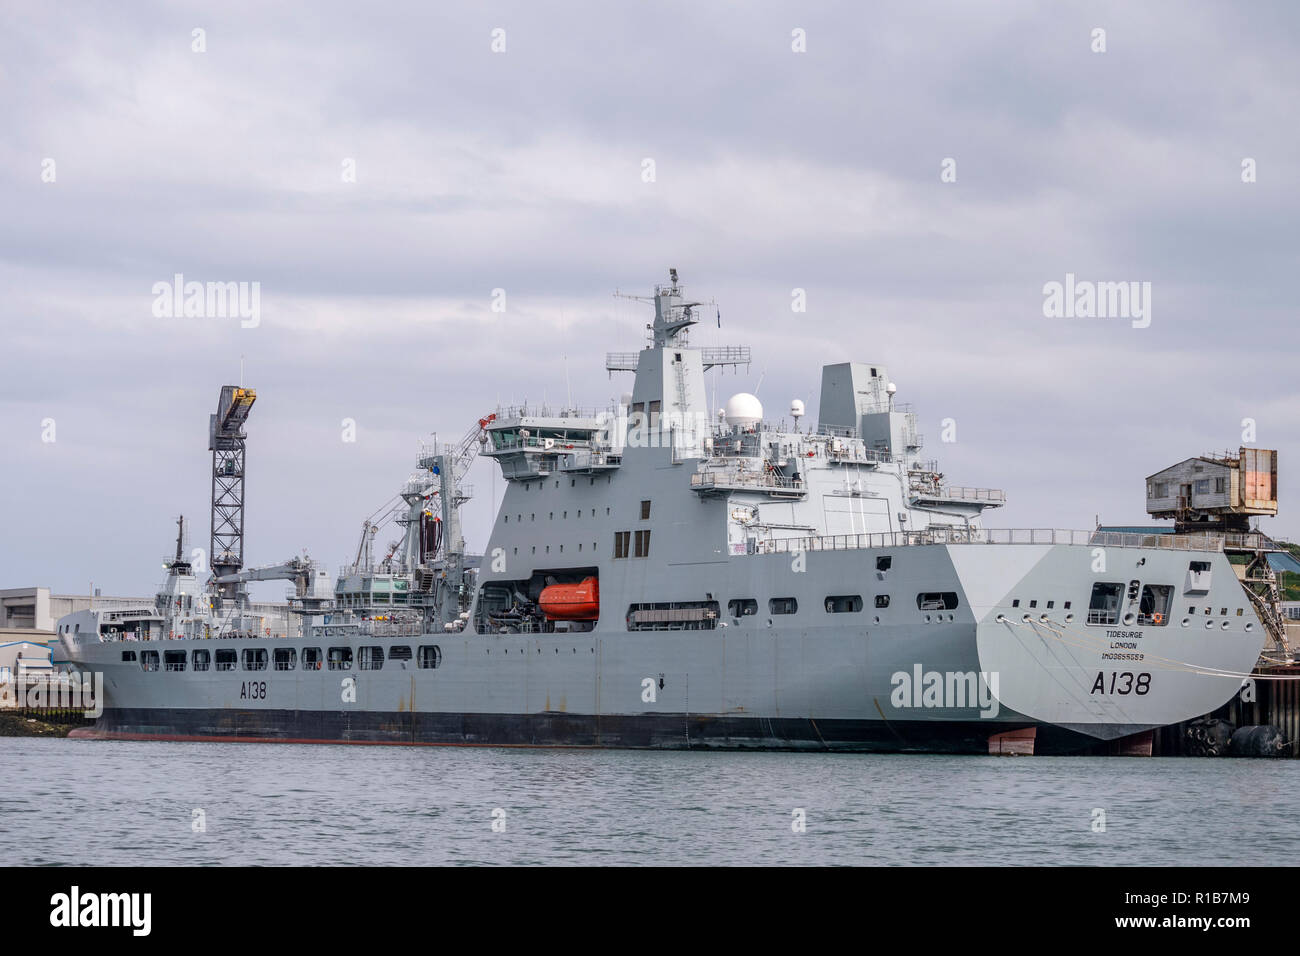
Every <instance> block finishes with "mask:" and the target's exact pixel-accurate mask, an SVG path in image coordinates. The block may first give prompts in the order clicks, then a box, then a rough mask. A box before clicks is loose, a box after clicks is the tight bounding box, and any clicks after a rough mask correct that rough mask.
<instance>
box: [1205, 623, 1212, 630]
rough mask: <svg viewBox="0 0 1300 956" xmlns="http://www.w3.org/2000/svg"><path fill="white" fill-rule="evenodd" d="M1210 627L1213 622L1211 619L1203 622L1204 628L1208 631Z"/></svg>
mask: <svg viewBox="0 0 1300 956" xmlns="http://www.w3.org/2000/svg"><path fill="white" fill-rule="evenodd" d="M1212 627H1214V622H1213V621H1206V622H1205V629H1206V630H1207V631H1208V630H1209V629H1210V628H1212Z"/></svg>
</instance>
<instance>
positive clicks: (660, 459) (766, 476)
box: [60, 273, 1265, 752]
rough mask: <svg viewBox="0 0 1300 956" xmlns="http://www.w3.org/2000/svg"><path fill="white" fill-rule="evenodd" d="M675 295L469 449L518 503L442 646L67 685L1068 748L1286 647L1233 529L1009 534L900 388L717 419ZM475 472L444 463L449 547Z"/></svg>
mask: <svg viewBox="0 0 1300 956" xmlns="http://www.w3.org/2000/svg"><path fill="white" fill-rule="evenodd" d="M648 298H649V301H650V302H651V303H652V304H653V307H654V321H653V323H652V324H651V325H650V326H649V327H648V331H649V333H650V337H649V341H648V343H647V345H646V347H645V348H643V349H641V350H640V351H639V352H636V353H613V354H611V355H609V356H608V359H607V363H606V364H607V368H608V369H610V370H611V371H631V372H633V373H634V379H633V385H632V390H631V392H630V393H629V394H628V395H627V396H625V397H624V399H622V400H620V401H619V402H617V403H615V404H613V405H612V406H611V407H609V408H601V409H577V408H567V407H566V408H547V407H529V406H520V407H513V408H501V409H498V410H497V412H496V413H495V414H494V415H492V416H487V417H485V418H484V419H483V420H481V421H480V422H479V427H478V429H477V430H473V431H472V434H471V436H467V440H469V442H470V443H469V445H468V446H467V447H468V448H474V447H477V448H478V451H479V453H480V454H482V455H485V456H488V457H491V458H494V459H495V460H496V461H497V462H498V463H499V466H500V468H501V471H502V475H503V476H504V477H505V479H506V480H507V488H506V491H505V495H504V498H503V501H502V504H501V507H500V509H499V511H498V514H497V516H496V519H495V522H494V524H493V527H492V531H491V534H490V537H489V540H488V542H487V546H486V548H485V549H484V554H483V557H482V562H481V565H480V566H479V568H478V573H477V582H476V583H477V586H476V587H475V586H474V585H473V584H469V583H467V582H468V580H469V579H467V578H466V577H465V575H464V571H465V567H464V562H463V561H461V559H460V558H454V559H449V562H448V563H445V564H443V565H442V567H443V569H444V570H445V571H446V575H447V576H446V579H445V580H446V581H447V582H448V583H447V584H446V585H444V586H443V588H442V591H441V593H442V594H443V597H442V598H439V599H437V601H433V600H432V599H431V600H430V601H429V602H428V606H434V607H436V608H437V613H436V614H435V615H432V616H431V617H430V616H426V620H425V621H424V623H423V624H422V626H421V627H420V628H418V633H417V632H416V631H415V630H410V629H404V630H402V631H401V632H397V633H383V632H382V631H381V630H380V629H375V628H373V627H372V628H369V629H365V628H357V627H352V626H348V627H344V626H341V625H339V624H337V623H336V621H337V620H339V619H337V618H333V617H331V619H330V620H329V621H327V622H323V623H321V624H320V625H319V626H315V627H313V628H311V629H310V630H308V632H307V633H306V634H305V635H304V636H303V637H301V638H298V639H285V640H279V641H275V640H271V641H268V640H263V639H252V638H250V639H245V640H232V641H225V642H223V641H211V640H209V641H192V640H189V641H186V640H175V641H173V640H165V641H162V642H159V643H158V644H157V645H156V646H154V647H148V648H143V647H142V648H132V649H131V653H132V654H133V655H134V653H135V651H136V650H139V652H140V653H141V654H150V653H152V654H153V655H154V656H155V658H156V656H157V654H158V653H163V654H172V655H174V656H177V659H178V660H183V661H184V662H188V663H189V665H190V667H189V669H188V670H185V669H183V668H182V670H181V671H179V672H173V673H171V674H170V675H168V674H154V673H152V672H150V671H149V669H148V668H146V667H144V666H143V663H142V661H141V660H140V659H138V658H137V657H136V656H132V657H130V658H129V659H128V658H127V657H126V653H127V651H126V650H124V648H123V645H121V644H120V643H117V642H113V641H111V640H106V639H104V637H103V635H97V636H92V637H89V638H87V637H86V636H85V635H81V636H78V635H76V634H69V633H68V632H67V631H66V630H65V629H64V628H62V627H61V628H60V631H61V635H60V636H61V639H62V641H63V645H64V651H65V654H64V657H65V658H66V660H67V661H69V662H72V663H73V664H75V666H78V667H81V668H88V669H97V668H98V669H104V670H106V671H110V672H111V674H113V675H116V679H115V680H110V681H109V683H108V690H107V692H106V693H107V694H108V697H109V700H108V701H107V702H106V708H105V714H104V717H103V718H101V721H100V722H99V724H98V725H97V727H96V728H95V730H94V731H93V733H98V734H102V735H118V736H120V735H128V736H129V735H138V736H145V737H160V736H161V737H197V738H202V739H208V738H217V739H226V738H238V739H265V740H313V741H348V742H389V743H430V744H466V743H471V744H527V745H537V746H552V745H554V746H630V747H710V746H711V747H732V748H739V747H760V748H798V749H814V750H942V751H961V752H988V751H989V750H996V749H1001V748H1002V747H1003V744H1004V742H1005V741H1007V740H1009V739H1014V740H1015V741H1016V748H1018V749H1021V750H1023V749H1025V748H1026V747H1027V748H1029V749H1030V750H1037V751H1038V752H1046V751H1051V750H1066V749H1073V748H1078V747H1082V746H1086V745H1088V744H1089V743H1090V742H1094V741H1097V740H1110V739H1115V738H1119V737H1126V736H1129V735H1137V734H1142V733H1144V732H1146V731H1149V730H1151V729H1152V728H1155V727H1160V726H1164V725H1167V724H1171V723H1175V722H1178V721H1182V720H1186V719H1189V718H1192V717H1196V716H1200V715H1202V714H1205V713H1208V712H1210V711H1212V710H1214V709H1215V708H1216V707H1218V706H1219V705H1220V704H1222V703H1223V702H1224V701H1226V700H1227V699H1228V698H1229V697H1230V696H1231V695H1232V694H1233V693H1234V692H1235V691H1236V690H1237V689H1238V688H1239V687H1240V685H1241V682H1242V678H1243V677H1244V676H1245V675H1247V674H1248V673H1249V672H1250V670H1251V668H1252V666H1253V665H1254V663H1255V660H1256V658H1257V656H1258V654H1259V650H1260V647H1261V644H1262V643H1263V640H1264V637H1265V634H1264V628H1263V627H1262V626H1261V624H1260V622H1259V619H1258V618H1257V617H1256V614H1255V610H1254V609H1253V607H1252V603H1251V601H1250V600H1249V598H1248V597H1247V595H1246V594H1245V593H1244V591H1243V589H1242V587H1241V586H1240V584H1239V583H1238V580H1237V577H1236V575H1235V574H1234V572H1233V569H1232V566H1231V565H1230V563H1229V561H1228V559H1227V557H1226V556H1225V554H1224V551H1223V547H1224V540H1225V539H1224V537H1223V535H1214V534H1199V535H1168V536H1152V535H1137V534H1134V535H1125V534H1104V533H1099V532H1092V531H1077V532H1071V531H1059V530H1046V531H1039V530H1026V531H1021V530H1013V531H1007V530H999V529H988V528H986V527H985V526H984V524H983V517H984V515H985V512H987V511H988V510H989V509H993V508H997V507H998V506H1000V505H1001V504H1003V503H1004V501H1005V496H1004V494H1003V492H1001V491H1000V490H996V489H988V488H969V487H962V486H958V485H954V484H951V483H949V482H948V481H947V479H946V477H945V476H944V475H943V473H942V472H941V471H940V470H939V466H938V464H937V463H935V462H932V461H929V460H927V459H925V458H924V456H923V442H922V438H921V436H920V434H919V433H918V430H917V419H916V416H915V414H914V412H913V411H912V410H911V409H910V408H909V407H907V406H905V405H901V404H899V403H897V402H896V400H895V398H896V392H897V389H896V388H895V387H894V385H893V383H892V380H891V378H890V376H889V374H888V372H887V370H886V368H885V367H884V366H883V365H881V364H872V363H856V362H849V363H843V362H841V363H837V364H833V365H828V366H826V367H825V368H824V369H823V373H822V384H821V394H820V407H819V411H818V418H817V422H816V424H815V425H812V424H808V425H805V423H804V418H805V417H806V416H805V415H804V408H803V405H802V403H801V402H794V403H792V404H791V406H790V408H789V417H790V419H791V424H788V425H784V424H773V423H770V422H767V421H765V420H764V415H763V410H762V406H761V403H760V402H759V401H758V399H757V398H755V397H754V396H753V395H749V394H745V393H742V394H738V395H734V396H732V397H731V398H729V399H728V400H727V401H726V403H725V406H724V408H723V409H721V410H720V412H721V414H719V413H718V410H713V411H711V410H710V408H709V405H708V403H707V401H706V388H705V372H706V370H707V369H708V368H710V367H713V366H718V365H725V364H736V363H747V362H748V360H749V355H748V350H746V349H743V348H740V347H730V348H725V349H701V348H697V347H694V346H693V345H692V344H691V342H690V330H691V328H692V327H693V326H694V325H695V324H696V323H697V322H698V321H699V317H700V312H701V309H702V303H699V302H696V301H692V300H690V299H688V298H687V297H686V296H685V294H684V292H683V290H682V289H681V287H680V285H679V283H678V281H677V277H676V275H675V273H674V274H673V275H672V277H671V281H670V283H669V284H668V285H666V286H661V287H658V288H656V289H655V291H654V293H653V295H652V296H650V297H648ZM456 454H457V452H456V451H455V449H448V450H446V451H444V452H443V455H442V456H441V459H440V461H439V462H437V463H435V464H436V467H437V469H438V470H437V473H436V477H438V478H439V479H440V481H439V482H438V485H439V496H440V503H441V509H442V510H441V512H440V517H441V518H442V522H441V523H442V525H443V528H442V529H441V535H442V538H443V540H444V541H445V540H448V536H452V540H459V531H458V530H457V529H455V528H454V527H453V526H452V525H451V524H450V523H449V522H450V521H451V520H454V516H455V511H456V508H455V503H456V502H457V500H459V498H460V497H461V496H459V495H458V493H457V491H456V490H455V487H454V485H455V480H456V479H457V477H458V476H459V474H460V472H459V471H458V469H457V467H456V466H455V460H456ZM431 461H432V459H431ZM434 476H435V475H434V472H433V470H432V468H429V469H426V470H425V472H424V473H422V474H420V475H417V476H416V477H417V479H418V480H417V482H416V484H415V485H412V486H411V487H410V494H409V495H406V496H403V507H404V508H405V509H406V510H405V511H404V514H405V515H406V517H407V519H408V520H407V521H406V534H405V535H404V537H403V541H402V543H401V544H400V546H399V547H398V548H397V549H395V550H394V551H393V552H392V557H391V558H390V559H389V560H390V563H391V562H393V561H395V562H396V563H395V564H391V567H392V568H394V569H399V570H401V571H402V573H407V572H408V571H409V572H411V573H413V574H418V573H419V571H420V569H421V568H431V569H437V568H438V566H439V565H438V564H437V563H436V560H430V557H429V555H430V551H429V549H428V548H427V539H426V538H424V537H423V536H424V531H423V530H422V529H424V528H425V524H424V522H423V519H424V518H426V517H428V518H432V517H433V509H431V508H430V507H429V488H430V484H429V482H430V480H431V478H432V477H434ZM448 476H450V479H448ZM448 480H450V484H451V485H452V486H453V487H448V485H447V484H445V483H444V482H446V481H448ZM413 536H414V537H413ZM365 541H366V539H365V536H364V534H363V548H362V549H361V550H362V551H364V548H365ZM446 554H447V555H449V556H452V555H456V554H463V546H457V547H453V548H450V549H449V550H447V551H446ZM398 555H400V556H401V557H400V558H398V557H397V556H398ZM358 563H359V564H361V563H362V562H360V561H359V562H358ZM365 563H366V564H367V565H368V564H369V561H367V562H365ZM458 568H459V571H458V570H457V569H458ZM350 579H351V575H349V574H345V575H343V576H341V583H340V587H341V589H340V590H338V591H336V595H335V597H336V602H341V603H346V600H347V595H348V594H349V593H353V592H358V591H360V590H363V589H361V588H353V587H352V586H351V585H348V586H347V587H342V580H350ZM434 580H435V582H436V581H437V580H440V578H439V577H438V576H437V574H436V573H435V578H434ZM435 590H436V589H435ZM372 592H373V588H372V589H371V593H372ZM453 592H454V594H455V595H456V597H455V600H450V599H448V598H447V597H446V595H447V594H448V593H453ZM412 596H413V595H408V597H407V599H406V605H407V606H418V605H419V603H420V602H419V601H415V602H414V604H413V602H412V601H411V597H412ZM372 603H373V602H372ZM61 623H62V622H61ZM119 652H120V655H121V656H120V657H119ZM218 660H219V661H221V666H220V667H217V666H214V662H216V661H218Z"/></svg>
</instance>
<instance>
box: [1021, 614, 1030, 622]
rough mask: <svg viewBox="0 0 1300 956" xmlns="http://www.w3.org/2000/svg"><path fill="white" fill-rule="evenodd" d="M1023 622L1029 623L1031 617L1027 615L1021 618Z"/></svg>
mask: <svg viewBox="0 0 1300 956" xmlns="http://www.w3.org/2000/svg"><path fill="white" fill-rule="evenodd" d="M1021 620H1022V621H1026V622H1027V621H1028V620H1029V615H1028V614H1026V615H1025V616H1024V617H1022V618H1021Z"/></svg>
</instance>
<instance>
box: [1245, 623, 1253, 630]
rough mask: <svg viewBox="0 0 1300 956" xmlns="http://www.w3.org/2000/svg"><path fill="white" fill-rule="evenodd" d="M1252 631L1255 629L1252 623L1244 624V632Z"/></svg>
mask: <svg viewBox="0 0 1300 956" xmlns="http://www.w3.org/2000/svg"><path fill="white" fill-rule="evenodd" d="M1254 629H1255V625H1254V624H1253V623H1251V622H1250V621H1247V622H1246V630H1248V631H1253V630H1254Z"/></svg>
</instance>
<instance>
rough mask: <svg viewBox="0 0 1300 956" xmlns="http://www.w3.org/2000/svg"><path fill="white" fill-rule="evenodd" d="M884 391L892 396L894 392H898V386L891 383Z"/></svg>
mask: <svg viewBox="0 0 1300 956" xmlns="http://www.w3.org/2000/svg"><path fill="white" fill-rule="evenodd" d="M885 391H886V392H888V393H889V394H890V395H893V394H894V393H895V392H897V391H898V386H897V385H895V384H894V383H893V382H890V383H889V384H888V385H886V386H885Z"/></svg>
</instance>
